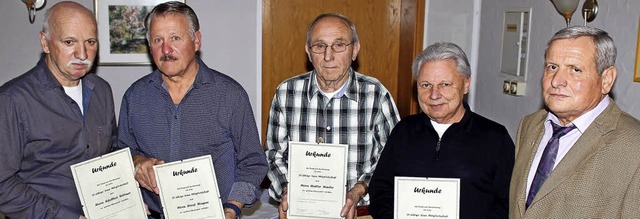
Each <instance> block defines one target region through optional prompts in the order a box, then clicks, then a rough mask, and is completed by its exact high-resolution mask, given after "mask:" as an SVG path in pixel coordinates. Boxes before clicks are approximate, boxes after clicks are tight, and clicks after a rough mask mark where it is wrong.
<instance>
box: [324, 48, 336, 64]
mask: <svg viewBox="0 0 640 219" xmlns="http://www.w3.org/2000/svg"><path fill="white" fill-rule="evenodd" d="M334 55H335V54H334V52H333V49H332V48H331V46H327V48H326V49H325V50H324V61H327V62H328V61H331V60H333V58H334Z"/></svg>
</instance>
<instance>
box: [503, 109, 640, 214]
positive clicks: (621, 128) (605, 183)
mask: <svg viewBox="0 0 640 219" xmlns="http://www.w3.org/2000/svg"><path fill="white" fill-rule="evenodd" d="M547 113H548V112H547V111H546V110H540V111H538V112H536V113H534V114H531V115H529V116H526V117H524V119H522V121H521V123H520V127H519V129H518V134H517V138H516V163H515V167H514V170H513V176H512V178H511V188H510V195H509V205H510V206H509V218H638V217H640V143H639V142H640V122H638V120H636V119H634V118H633V117H632V116H630V115H629V114H627V113H625V112H623V111H622V110H620V108H618V106H617V105H616V104H615V103H614V102H613V101H612V102H611V103H610V104H609V106H607V108H606V109H605V110H604V111H603V112H602V113H601V114H600V115H599V116H598V117H597V118H596V119H595V120H594V121H593V123H591V125H589V128H587V130H585V131H584V133H583V134H582V136H581V137H580V138H579V139H578V141H577V142H576V143H575V144H574V145H573V147H572V148H571V149H570V150H569V152H568V153H567V154H566V155H565V156H564V158H563V159H562V160H561V161H560V162H559V163H558V164H557V166H556V168H555V169H554V170H553V171H552V172H551V174H550V175H549V178H547V180H546V181H545V182H544V184H543V185H542V187H541V188H540V190H539V191H538V194H537V195H536V196H535V198H534V199H533V201H532V202H531V206H529V208H528V209H526V210H525V202H526V196H527V194H526V186H527V176H528V174H529V169H530V168H531V163H532V161H533V157H534V155H535V153H536V150H537V148H538V145H539V144H540V141H541V139H542V135H543V134H544V122H545V119H546V115H547Z"/></svg>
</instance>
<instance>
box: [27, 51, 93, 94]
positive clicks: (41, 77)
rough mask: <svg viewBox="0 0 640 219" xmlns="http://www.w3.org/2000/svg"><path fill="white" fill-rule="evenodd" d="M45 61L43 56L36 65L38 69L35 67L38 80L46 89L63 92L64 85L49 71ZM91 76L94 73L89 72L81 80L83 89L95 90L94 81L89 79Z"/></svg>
mask: <svg viewBox="0 0 640 219" xmlns="http://www.w3.org/2000/svg"><path fill="white" fill-rule="evenodd" d="M44 59H45V58H44V56H42V57H41V58H40V60H39V61H38V64H36V67H35V71H36V73H35V74H36V78H37V79H38V81H39V82H40V84H42V86H43V88H44V89H55V88H58V89H60V90H63V88H62V84H60V82H59V81H58V79H56V77H55V76H53V72H51V70H50V69H49V66H47V62H45V60H44ZM89 74H92V73H90V72H87V74H86V75H85V76H84V77H82V79H80V80H82V81H83V82H82V86H83V87H87V88H89V89H93V87H94V84H93V81H92V80H91V78H90V77H87V76H88V75H89ZM85 79H86V80H85Z"/></svg>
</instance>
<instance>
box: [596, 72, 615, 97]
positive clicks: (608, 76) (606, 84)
mask: <svg viewBox="0 0 640 219" xmlns="http://www.w3.org/2000/svg"><path fill="white" fill-rule="evenodd" d="M617 75H618V71H617V69H616V67H615V66H611V67H609V68H607V69H605V70H604V71H602V75H600V83H602V84H601V87H602V94H608V93H609V92H610V91H611V88H612V87H613V83H614V82H615V81H616V76H617Z"/></svg>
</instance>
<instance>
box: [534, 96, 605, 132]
mask: <svg viewBox="0 0 640 219" xmlns="http://www.w3.org/2000/svg"><path fill="white" fill-rule="evenodd" d="M610 102H611V99H610V98H609V96H606V97H605V98H603V99H602V100H601V101H600V103H598V105H596V107H594V108H593V109H591V110H589V111H587V112H586V113H585V114H582V115H581V116H579V117H578V118H576V119H574V120H573V121H571V123H572V124H573V125H574V126H576V129H578V131H580V133H584V131H586V130H587V128H589V125H591V123H592V122H593V120H595V119H596V117H598V115H600V114H601V113H602V111H604V110H605V109H606V108H607V106H609V103H610ZM550 122H554V123H556V124H560V120H559V119H558V117H557V116H556V115H554V114H553V113H551V112H549V113H547V119H546V121H545V124H547V123H550ZM549 127H550V125H549Z"/></svg>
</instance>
